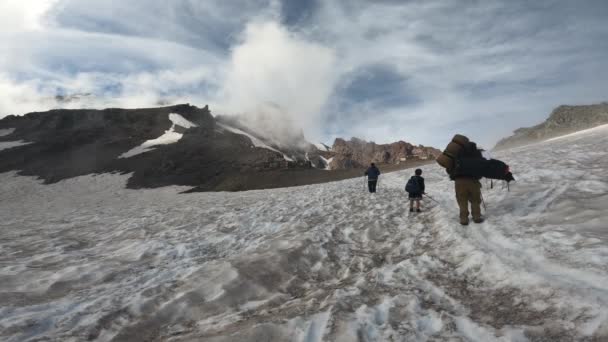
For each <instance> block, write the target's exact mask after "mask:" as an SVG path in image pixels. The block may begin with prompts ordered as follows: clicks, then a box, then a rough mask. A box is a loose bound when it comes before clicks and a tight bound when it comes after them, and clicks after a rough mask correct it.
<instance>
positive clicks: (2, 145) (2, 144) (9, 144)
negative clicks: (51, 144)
mask: <svg viewBox="0 0 608 342" xmlns="http://www.w3.org/2000/svg"><path fill="white" fill-rule="evenodd" d="M29 144H31V142H27V141H23V140H18V141H0V151H2V150H6V149H8V148H13V147H19V146H23V145H29Z"/></svg>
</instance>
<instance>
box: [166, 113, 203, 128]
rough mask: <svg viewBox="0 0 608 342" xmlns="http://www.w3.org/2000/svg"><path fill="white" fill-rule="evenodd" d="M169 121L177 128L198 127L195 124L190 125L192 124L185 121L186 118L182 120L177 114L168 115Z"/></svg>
mask: <svg viewBox="0 0 608 342" xmlns="http://www.w3.org/2000/svg"><path fill="white" fill-rule="evenodd" d="M169 120H171V122H173V124H174V125H178V126H181V127H184V128H194V127H198V126H197V125H196V124H195V123H192V122H190V121H188V120H186V118H184V117H183V116H181V115H179V114H175V113H171V114H169Z"/></svg>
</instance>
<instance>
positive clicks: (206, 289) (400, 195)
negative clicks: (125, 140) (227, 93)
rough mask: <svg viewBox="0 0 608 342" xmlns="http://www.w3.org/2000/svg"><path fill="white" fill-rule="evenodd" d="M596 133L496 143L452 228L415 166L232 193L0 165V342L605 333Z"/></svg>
mask: <svg viewBox="0 0 608 342" xmlns="http://www.w3.org/2000/svg"><path fill="white" fill-rule="evenodd" d="M606 133H607V130H606V129H603V130H602V129H600V130H594V131H590V132H586V133H585V134H582V135H575V136H570V137H566V138H563V139H559V140H555V141H551V142H545V143H542V144H537V145H530V146H526V147H522V148H518V149H514V150H510V151H506V152H502V153H500V154H498V155H496V157H497V158H500V159H502V160H504V161H506V162H507V163H509V164H510V165H511V168H512V170H513V171H514V173H515V177H516V178H517V182H516V183H514V184H512V185H511V191H510V192H507V191H506V189H501V186H502V185H501V184H495V187H494V189H489V186H486V183H485V182H483V183H484V189H483V194H484V197H485V201H486V203H487V206H488V208H487V218H488V219H487V221H486V222H485V223H483V224H481V225H471V226H468V227H462V226H460V225H459V224H458V219H457V216H458V212H457V206H456V203H455V199H454V194H453V183H452V182H450V181H449V180H448V179H447V177H446V176H445V172H444V171H443V170H442V169H440V168H439V167H437V166H434V165H433V166H428V167H423V170H424V174H423V176H424V177H425V178H426V183H427V188H428V189H427V192H428V193H429V194H430V195H431V196H433V198H435V199H436V200H437V201H438V202H439V203H438V204H436V203H433V202H430V201H425V202H424V212H423V213H420V214H417V213H415V214H410V213H409V212H408V211H407V206H408V203H407V198H406V194H405V193H404V192H403V186H404V184H405V182H406V180H407V179H408V178H409V176H410V174H411V173H412V172H413V171H412V170H405V171H401V172H396V173H390V174H385V175H383V176H381V179H380V182H379V185H378V191H379V192H378V193H377V194H375V195H370V194H368V193H366V192H365V189H364V184H363V181H362V180H361V179H351V180H346V181H340V182H333V183H327V184H321V185H310V186H303V187H296V188H285V189H273V190H258V191H248V192H240V193H197V194H187V195H184V194H179V193H180V192H181V191H184V190H186V189H187V188H183V187H168V188H162V189H155V190H138V191H135V190H126V189H124V185H125V183H126V180H127V178H128V175H118V174H104V175H97V176H86V177H79V178H74V179H69V180H66V181H62V182H60V183H57V184H52V185H46V186H45V185H42V184H40V182H39V181H37V180H35V179H33V178H28V177H19V176H16V175H15V174H14V173H6V174H2V175H0V193H1V194H2V195H0V216H1V217H2V218H3V220H1V221H0V230H1V231H2V232H3V234H2V238H0V303H2V305H1V306H0V339H2V340H7V341H28V340H39V339H45V338H48V339H52V340H67V341H69V340H83V339H90V340H99V341H111V340H113V341H129V340H145V339H159V340H168V341H190V340H205V341H252V340H268V341H271V340H272V341H306V342H312V341H356V340H359V341H439V340H441V341H444V340H451V341H546V340H551V341H573V340H576V341H601V340H606V339H608V234H607V228H608V227H607V225H608V210H607V209H608V194H607V193H606V191H605V190H606V189H608V183H607V181H606V177H605V172H606V170H607V169H608V152H607V151H608V134H606Z"/></svg>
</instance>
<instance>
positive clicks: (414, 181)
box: [405, 176, 422, 194]
mask: <svg viewBox="0 0 608 342" xmlns="http://www.w3.org/2000/svg"><path fill="white" fill-rule="evenodd" d="M405 191H406V192H408V193H410V194H419V193H421V192H422V189H420V184H419V183H418V177H416V176H412V178H410V180H408V181H407V184H405Z"/></svg>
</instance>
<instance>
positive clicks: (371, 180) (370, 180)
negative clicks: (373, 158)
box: [364, 163, 380, 193]
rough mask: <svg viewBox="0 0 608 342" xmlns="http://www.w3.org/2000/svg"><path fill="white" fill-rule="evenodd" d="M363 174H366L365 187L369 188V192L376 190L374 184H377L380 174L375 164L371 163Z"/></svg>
mask: <svg viewBox="0 0 608 342" xmlns="http://www.w3.org/2000/svg"><path fill="white" fill-rule="evenodd" d="M364 176H367V188H368V189H369V192H370V193H374V192H376V185H377V184H378V177H379V176H380V170H378V168H377V167H376V164H374V163H372V164H371V165H370V167H369V168H368V169H367V171H365V174H364Z"/></svg>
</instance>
